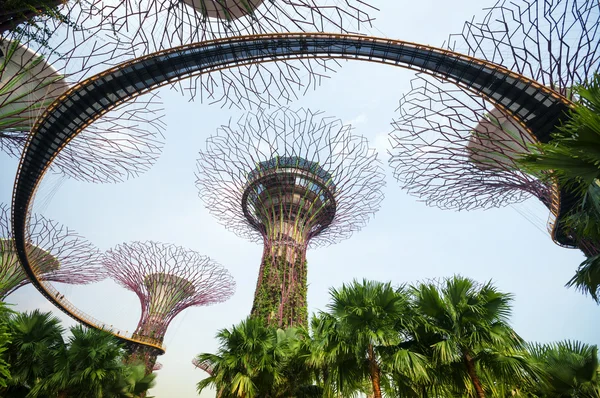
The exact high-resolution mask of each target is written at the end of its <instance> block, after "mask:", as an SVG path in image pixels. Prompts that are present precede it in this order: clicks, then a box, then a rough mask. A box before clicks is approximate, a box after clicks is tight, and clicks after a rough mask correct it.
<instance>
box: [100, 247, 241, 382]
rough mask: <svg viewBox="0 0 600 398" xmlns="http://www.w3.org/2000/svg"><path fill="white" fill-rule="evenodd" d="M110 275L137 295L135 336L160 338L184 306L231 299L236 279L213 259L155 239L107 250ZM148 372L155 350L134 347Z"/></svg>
mask: <svg viewBox="0 0 600 398" xmlns="http://www.w3.org/2000/svg"><path fill="white" fill-rule="evenodd" d="M102 262H103V265H104V267H105V268H106V271H107V273H108V275H109V276H110V277H111V278H112V279H113V280H115V281H116V282H117V283H118V284H120V285H121V286H123V287H124V288H126V289H128V290H131V291H132V292H134V293H135V294H137V296H138V298H139V299H140V305H141V308H142V313H141V316H140V320H139V322H138V325H137V327H136V330H135V332H134V334H133V338H134V339H135V338H136V337H148V338H151V339H153V340H157V341H159V342H162V340H163V338H164V336H165V333H166V332H167V328H168V326H169V324H170V323H171V321H172V320H173V319H174V318H175V317H176V316H177V315H178V314H179V313H180V312H181V311H183V310H184V309H186V308H188V307H191V306H205V305H211V304H216V303H221V302H223V301H226V300H228V299H229V298H230V297H231V296H232V295H233V293H234V290H235V283H234V281H233V278H232V277H231V276H230V274H229V272H227V270H226V269H225V268H223V267H222V266H221V265H219V264H217V263H216V262H214V261H213V260H211V259H210V258H208V257H206V256H202V255H200V254H198V253H197V252H194V251H191V250H186V249H184V248H182V247H179V246H174V245H167V244H161V243H157V242H133V243H125V244H121V245H119V246H117V247H115V248H114V249H111V250H108V251H107V252H106V253H105V254H104V258H103V261H102ZM133 352H134V355H141V356H143V357H144V358H143V359H144V360H145V362H146V365H147V370H148V371H151V370H152V367H153V366H154V362H155V361H156V355H157V354H158V353H157V352H156V350H152V349H150V350H148V349H145V348H144V347H140V346H136V345H134V349H133Z"/></svg>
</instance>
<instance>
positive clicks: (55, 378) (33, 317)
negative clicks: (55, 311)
mask: <svg viewBox="0 0 600 398" xmlns="http://www.w3.org/2000/svg"><path fill="white" fill-rule="evenodd" d="M8 329H9V332H10V338H11V341H10V344H9V345H8V349H7V351H6V354H7V355H6V357H7V362H8V363H10V365H11V379H10V382H9V383H8V386H7V387H6V388H4V389H2V390H0V395H2V396H23V397H24V396H27V397H56V396H69V397H106V398H108V397H110V398H113V397H114V398H117V397H118V398H133V397H140V396H142V395H143V394H144V393H145V391H146V390H147V389H148V388H150V387H151V386H152V383H153V379H154V377H153V376H146V375H145V374H144V373H145V372H144V366H143V365H139V364H134V365H125V364H124V357H125V352H124V350H123V348H122V347H121V345H120V343H119V342H118V340H117V339H115V338H114V337H113V336H112V335H110V334H108V333H106V332H103V331H100V330H96V329H86V328H83V327H81V326H76V327H73V328H71V329H70V331H71V334H72V336H71V337H70V338H69V339H68V341H67V342H65V341H64V339H63V336H62V335H63V332H64V329H63V328H62V327H61V325H60V321H59V320H58V319H57V318H55V317H53V316H52V315H51V314H50V313H42V312H40V311H37V310H36V311H33V312H31V313H23V314H15V315H14V316H12V317H11V318H10V319H9V320H8ZM140 368H141V371H140Z"/></svg>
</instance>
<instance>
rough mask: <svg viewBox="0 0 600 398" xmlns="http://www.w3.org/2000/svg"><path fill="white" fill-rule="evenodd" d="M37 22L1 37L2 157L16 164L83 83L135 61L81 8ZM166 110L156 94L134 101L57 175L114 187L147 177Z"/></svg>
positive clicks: (70, 155) (108, 119) (87, 137)
mask: <svg viewBox="0 0 600 398" xmlns="http://www.w3.org/2000/svg"><path fill="white" fill-rule="evenodd" d="M72 3H74V4H70V3H69V4H68V5H64V6H61V7H60V8H59V10H60V12H59V14H58V15H59V16H60V17H57V18H51V17H48V16H46V17H43V16H41V17H35V18H34V19H33V20H32V21H31V23H28V24H22V25H19V26H18V27H17V28H16V29H14V30H12V31H9V32H5V34H4V35H3V36H2V37H0V151H2V152H5V153H7V154H8V155H10V156H14V157H18V156H20V154H21V152H22V150H23V146H24V145H25V142H26V140H27V136H28V134H29V131H30V130H31V129H32V127H33V125H34V123H35V120H36V119H37V117H38V116H40V115H42V114H43V113H44V111H45V109H46V108H47V107H48V105H50V104H51V103H52V102H53V101H54V100H55V99H57V98H58V97H60V96H61V95H63V94H64V93H65V92H66V91H67V90H68V89H69V88H70V87H71V86H72V85H73V84H76V83H78V82H79V81H81V80H83V79H85V78H86V77H87V76H89V75H91V74H94V73H97V72H99V71H102V70H104V69H106V68H107V67H110V66H113V65H115V64H116V63H118V62H119V61H123V60H125V59H127V58H129V57H130V56H132V52H131V48H129V49H128V47H127V44H126V43H123V42H121V41H120V40H121V39H123V38H122V37H120V36H119V35H117V34H112V33H110V32H109V26H108V25H107V24H106V22H102V21H97V19H98V18H92V17H91V16H89V15H87V14H86V13H85V12H84V11H83V10H82V8H83V7H86V6H85V5H86V4H88V3H87V2H86V1H82V2H72ZM162 118H163V109H162V104H161V101H160V98H159V97H158V95H157V94H152V95H147V96H143V97H139V98H135V99H134V100H133V101H132V102H130V103H127V104H124V105H122V106H120V107H119V109H115V110H114V111H112V112H110V113H108V114H106V115H104V116H103V117H102V118H101V120H99V121H100V123H99V124H98V125H95V126H91V127H90V128H88V129H86V131H85V132H84V133H83V134H82V135H81V137H79V138H78V139H76V140H74V141H73V144H72V145H70V146H69V147H68V148H66V149H65V151H64V153H62V154H61V155H59V156H58V158H57V159H56V163H55V165H54V166H53V170H54V171H55V172H58V173H61V174H63V175H66V176H68V177H70V178H74V179H78V180H83V181H93V182H117V181H122V180H124V179H127V178H129V177H132V176H137V175H138V174H140V173H142V172H144V171H146V170H147V169H148V168H149V167H150V166H151V165H152V164H153V163H154V162H155V160H156V158H157V157H158V156H159V154H160V151H161V149H162V145H163V136H162V131H163V129H164V123H163V121H162Z"/></svg>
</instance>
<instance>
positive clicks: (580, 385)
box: [527, 341, 600, 398]
mask: <svg viewBox="0 0 600 398" xmlns="http://www.w3.org/2000/svg"><path fill="white" fill-rule="evenodd" d="M527 348H528V351H529V353H530V355H531V360H532V361H533V362H535V363H537V364H538V365H539V366H540V367H541V368H542V370H543V373H544V381H545V382H540V383H536V384H535V385H534V386H532V387H531V391H532V393H533V394H534V395H535V396H537V397H540V398H551V397H552V398H599V397H600V367H599V364H598V347H596V346H595V345H588V344H583V343H581V342H578V341H561V342H558V343H552V344H530V345H528V347H527Z"/></svg>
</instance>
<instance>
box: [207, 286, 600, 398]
mask: <svg viewBox="0 0 600 398" xmlns="http://www.w3.org/2000/svg"><path fill="white" fill-rule="evenodd" d="M511 304H512V296H511V295H510V294H507V293H503V292H500V291H499V290H498V289H497V288H496V287H494V286H493V285H492V284H491V283H490V282H488V283H485V284H478V283H476V282H474V281H473V280H471V279H468V278H463V277H460V276H454V277H451V278H447V279H444V280H443V281H442V282H440V283H431V282H427V283H420V284H417V285H415V286H412V287H411V288H410V289H405V288H404V287H400V288H394V287H392V285H391V284H390V283H381V282H374V281H366V280H365V281H362V282H357V281H354V282H353V283H351V284H349V285H343V286H342V287H341V288H340V289H331V302H330V304H329V306H328V307H329V311H328V312H320V313H318V314H317V315H314V316H313V317H312V318H311V321H310V324H309V325H308V326H307V327H299V328H288V329H286V330H281V329H275V328H269V327H266V326H265V324H264V322H262V320H260V319H257V318H249V319H248V320H246V321H244V322H242V323H240V324H239V325H236V326H234V327H233V328H232V329H231V330H227V329H224V330H222V331H220V332H219V334H218V335H217V338H218V339H219V342H220V348H219V351H218V352H217V354H200V355H199V356H198V357H197V359H198V360H199V361H200V362H204V363H205V364H209V365H210V366H209V368H211V369H212V370H211V376H210V377H208V378H207V379H205V380H202V381H201V382H200V383H198V391H199V392H201V391H202V390H203V389H205V388H206V387H208V386H213V387H216V388H217V391H218V395H217V396H218V397H220V398H233V397H235V398H240V397H244V398H253V397H261V398H263V397H264V398H284V397H285V398H300V397H323V398H341V397H357V396H359V395H360V394H366V395H367V396H368V397H378V396H385V397H407V398H408V397H410V398H474V397H477V396H479V397H491V398H508V397H523V398H525V397H527V398H555V397H556V398H600V396H599V395H598V391H599V390H598V386H599V384H598V382H599V379H598V369H599V368H598V359H597V348H596V346H587V345H585V344H581V343H570V342H566V343H557V344H552V345H548V346H541V345H531V346H529V347H528V349H527V347H526V346H525V344H524V342H523V341H522V339H521V338H520V337H519V336H518V335H517V334H516V333H515V332H514V331H513V330H512V328H511V327H510V326H509V324H508V321H509V317H510V314H511ZM374 376H378V378H377V377H374ZM373 380H378V383H374V382H373ZM475 383H479V385H480V387H481V388H480V389H479V390H477V389H476V388H475ZM378 388H379V389H378ZM380 392H381V395H378V393H380Z"/></svg>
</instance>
